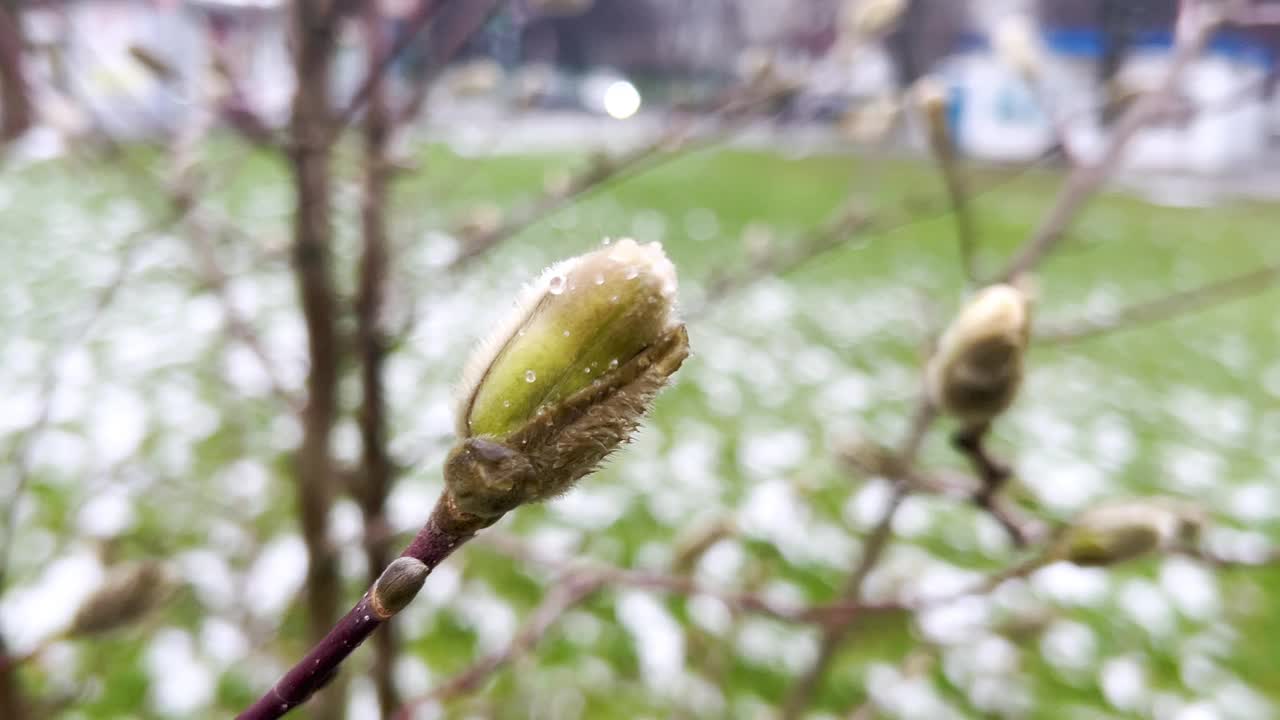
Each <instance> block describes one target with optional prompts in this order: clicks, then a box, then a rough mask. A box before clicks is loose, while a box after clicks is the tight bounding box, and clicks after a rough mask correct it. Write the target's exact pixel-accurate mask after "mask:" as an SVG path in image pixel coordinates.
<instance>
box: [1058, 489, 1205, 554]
mask: <svg viewBox="0 0 1280 720" xmlns="http://www.w3.org/2000/svg"><path fill="white" fill-rule="evenodd" d="M1203 523H1204V517H1203V514H1202V513H1201V512H1200V511H1199V510H1197V509H1196V508H1194V507H1192V506H1190V505H1188V504H1186V503H1183V502H1181V501H1177V500H1172V499H1168V498H1152V499H1147V500H1134V501H1125V502H1116V503H1111V504H1107V505H1100V506H1098V507H1095V508H1090V509H1088V510H1085V511H1084V512H1082V513H1080V515H1079V516H1078V517H1077V518H1076V519H1075V520H1074V521H1073V522H1072V523H1071V525H1070V526H1069V527H1068V528H1067V529H1066V530H1065V531H1064V532H1063V534H1062V537H1061V538H1060V539H1059V541H1058V542H1057V544H1056V546H1055V549H1054V551H1053V554H1054V556H1055V557H1056V558H1058V559H1062V560H1066V561H1068V562H1072V563H1075V564H1077V565H1091V566H1103V565H1114V564H1116V563H1121V562H1125V561H1128V560H1133V559H1135V558H1139V557H1142V556H1143V555H1146V554H1148V553H1152V552H1155V551H1157V550H1171V549H1176V548H1183V547H1186V546H1187V545H1188V544H1190V543H1192V542H1194V539H1195V537H1196V536H1197V535H1198V533H1199V529H1200V527H1201V526H1202V525H1203Z"/></svg>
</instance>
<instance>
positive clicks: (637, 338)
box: [445, 240, 688, 518]
mask: <svg viewBox="0 0 1280 720" xmlns="http://www.w3.org/2000/svg"><path fill="white" fill-rule="evenodd" d="M675 287H676V279H675V269H674V267H673V266H672V265H671V262H670V261H669V260H667V258H666V256H665V255H663V253H662V249H661V246H659V245H657V244H651V245H646V246H641V245H638V244H636V243H635V242H634V241H632V240H621V241H619V242H617V243H615V244H613V245H612V246H606V247H604V248H602V249H600V250H597V251H595V252H591V253H588V254H586V255H582V256H579V257H576V258H572V259H570V260H566V261H564V262H561V263H558V264H556V265H554V266H552V267H551V268H549V269H548V270H547V271H546V272H545V273H544V274H543V275H542V277H541V278H540V279H539V280H538V281H537V282H535V283H534V284H533V285H531V286H530V287H529V288H527V289H526V290H525V292H524V293H523V295H522V296H521V298H520V299H519V301H518V302H517V307H516V311H515V312H514V313H513V315H512V317H511V318H510V319H509V320H508V321H507V322H506V323H505V324H503V325H502V326H500V327H499V329H498V332H497V333H495V335H494V336H493V338H492V339H491V340H490V341H489V342H487V343H485V344H483V345H482V346H481V348H480V349H479V350H478V351H477V352H476V354H475V356H473V358H472V360H471V362H470V363H469V364H468V368H467V371H466V373H465V376H464V382H463V392H462V393H461V402H460V403H459V406H458V418H457V430H458V436H459V438H460V441H459V444H458V446H457V447H455V448H454V450H453V452H452V453H451V454H450V456H449V459H448V461H447V462H446V467H445V478H446V482H447V484H448V488H449V491H450V493H451V494H452V496H453V499H454V501H455V502H456V504H457V507H458V509H459V510H461V511H463V512H466V513H471V514H474V515H477V516H480V517H484V518H496V517H500V516H501V515H502V514H503V513H505V512H507V511H508V510H511V509H512V508H514V507H516V506H518V505H521V504H523V503H526V502H532V501H536V500H542V499H546V498H548V497H553V496H555V495H557V494H559V493H562V492H564V491H566V490H568V488H569V487H570V486H571V485H572V484H573V482H574V481H576V480H577V479H578V478H580V477H582V476H583V475H585V474H587V473H588V472H590V471H591V470H593V469H594V468H595V467H596V466H597V465H598V464H599V463H600V461H602V460H603V459H604V458H605V457H606V456H608V454H609V453H610V452H612V451H613V450H614V449H615V448H617V446H618V445H620V444H621V443H623V442H626V441H627V440H628V439H629V438H630V436H631V434H632V432H634V430H635V428H636V427H637V425H638V424H639V421H640V419H641V417H643V415H644V413H645V412H646V411H647V410H648V407H649V404H650V403H651V401H652V400H653V397H654V395H656V394H657V392H658V390H660V389H661V388H662V386H663V385H664V384H665V383H666V380H667V378H668V377H669V376H670V375H671V374H672V373H674V372H675V371H676V369H678V368H679V367H680V364H681V362H683V360H684V358H685V356H686V355H688V338H687V336H686V334H685V330H684V326H683V325H681V324H680V323H679V320H678V319H677V317H676V313H675Z"/></svg>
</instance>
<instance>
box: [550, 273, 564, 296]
mask: <svg viewBox="0 0 1280 720" xmlns="http://www.w3.org/2000/svg"><path fill="white" fill-rule="evenodd" d="M547 291H548V292H550V293H551V294H552V295H559V294H560V293H562V292H564V276H563V275H556V276H555V277H553V278H551V282H550V283H549V284H548V285H547Z"/></svg>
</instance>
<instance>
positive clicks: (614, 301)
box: [609, 295, 618, 303]
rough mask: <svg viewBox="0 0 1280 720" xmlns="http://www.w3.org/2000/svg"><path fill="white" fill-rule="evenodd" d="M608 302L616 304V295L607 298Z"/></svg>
mask: <svg viewBox="0 0 1280 720" xmlns="http://www.w3.org/2000/svg"><path fill="white" fill-rule="evenodd" d="M609 302H611V303H616V302H618V296H617V295H614V296H613V297H611V298H609Z"/></svg>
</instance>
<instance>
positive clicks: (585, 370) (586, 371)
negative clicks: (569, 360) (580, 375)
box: [582, 367, 591, 375]
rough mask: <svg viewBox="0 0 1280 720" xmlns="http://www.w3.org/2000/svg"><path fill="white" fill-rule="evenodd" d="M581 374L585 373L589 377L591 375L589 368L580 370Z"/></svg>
mask: <svg viewBox="0 0 1280 720" xmlns="http://www.w3.org/2000/svg"><path fill="white" fill-rule="evenodd" d="M582 372H584V373H586V374H588V375H590V374H591V368H589V367H585V368H582Z"/></svg>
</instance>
